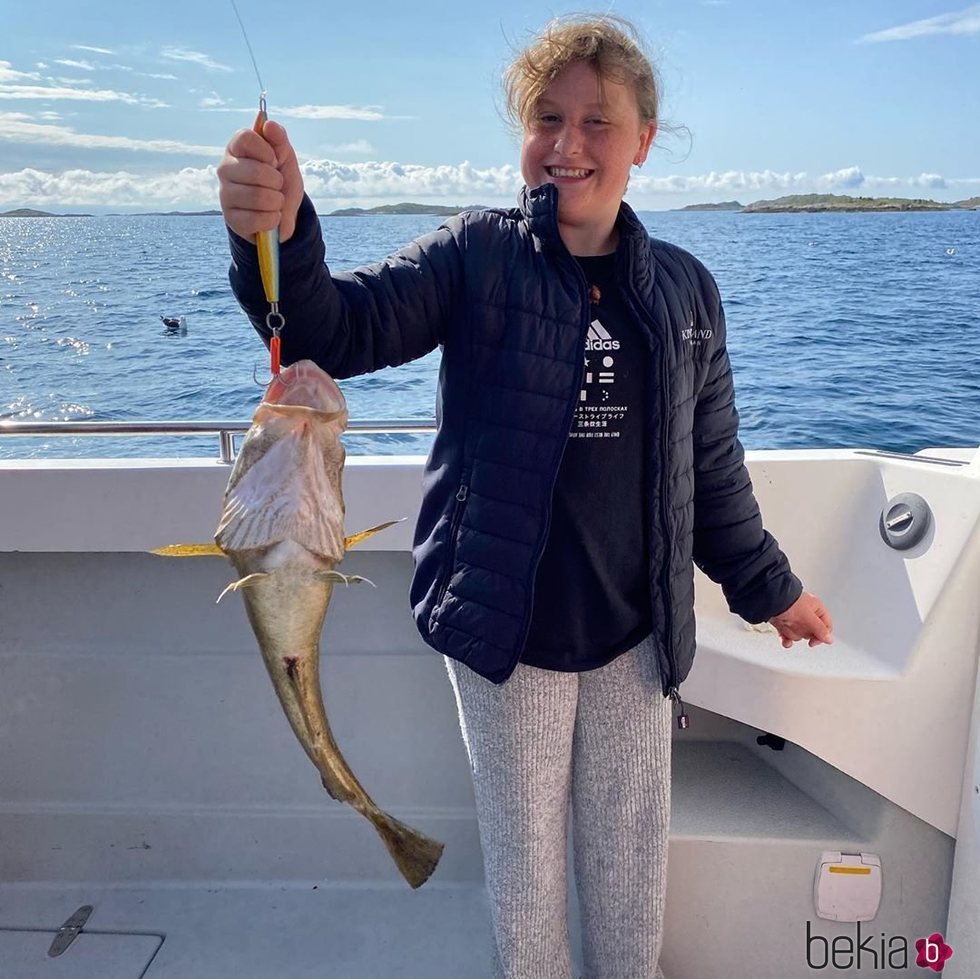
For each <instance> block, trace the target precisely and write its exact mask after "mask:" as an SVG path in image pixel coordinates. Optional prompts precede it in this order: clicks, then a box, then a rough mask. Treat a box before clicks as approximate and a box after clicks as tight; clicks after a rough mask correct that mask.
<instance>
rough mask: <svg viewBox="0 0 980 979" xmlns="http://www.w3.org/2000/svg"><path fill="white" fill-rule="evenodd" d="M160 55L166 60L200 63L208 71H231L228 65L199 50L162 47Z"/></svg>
mask: <svg viewBox="0 0 980 979" xmlns="http://www.w3.org/2000/svg"><path fill="white" fill-rule="evenodd" d="M160 54H161V56H162V57H164V58H166V59H167V60H168V61H188V62H190V63H191V64H195V65H200V66H201V67H202V68H206V69H207V70H208V71H233V70H234V69H232V68H229V67H228V65H223V64H221V63H220V62H218V61H215V60H214V59H213V58H210V57H209V56H208V55H206V54H201V52H200V51H190V50H188V49H187V48H175V47H169V48H164V49H163V50H162V51H161V52H160Z"/></svg>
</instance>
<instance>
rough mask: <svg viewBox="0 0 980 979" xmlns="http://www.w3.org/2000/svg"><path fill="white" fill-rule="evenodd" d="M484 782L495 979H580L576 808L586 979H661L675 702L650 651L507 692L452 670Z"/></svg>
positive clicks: (529, 674) (539, 674) (523, 670)
mask: <svg viewBox="0 0 980 979" xmlns="http://www.w3.org/2000/svg"><path fill="white" fill-rule="evenodd" d="M446 666H447V669H448V672H449V679H450V682H451V683H452V686H453V691H454V692H455V694H456V703H457V706H458V708H459V718H460V727H461V729H462V732H463V740H464V742H465V743H466V751H467V754H468V756H469V760H470V767H471V769H472V772H473V787H474V792H475V795H476V812H477V820H478V823H479V827H480V842H481V844H482V847H483V860H484V867H485V871H486V882H487V892H488V895H489V900H490V912H491V918H492V922H493V931H494V939H495V943H494V944H495V954H494V963H493V975H494V977H495V979H571V975H572V965H571V954H570V950H569V939H568V919H567V910H566V899H567V882H566V858H567V840H566V832H567V831H566V827H567V825H568V807H569V803H571V806H572V812H573V817H572V825H573V831H574V837H573V849H574V854H575V861H574V862H575V881H576V885H577V888H578V898H579V905H580V910H581V921H582V946H583V958H584V965H585V977H586V979H661V977H662V973H660V971H659V969H658V966H657V960H658V958H659V956H660V946H661V942H662V938H663V912H664V892H665V886H666V880H667V834H668V829H669V824H670V740H671V728H670V717H671V709H670V701H669V700H668V699H667V698H665V697H664V696H663V693H662V691H661V688H660V681H659V679H658V674H657V666H656V658H655V654H654V650H653V646H652V643H651V641H650V640H649V639H647V640H645V641H644V642H642V643H640V645H638V646H636V647H635V648H634V649H632V650H630V651H629V652H627V653H624V654H623V655H622V656H619V657H617V658H616V659H615V660H613V661H612V662H611V663H609V664H608V665H607V666H604V667H601V668H600V669H597V670H591V671H588V672H585V673H559V672H555V671H551V670H541V669H537V668H535V667H533V666H527V665H525V664H523V663H522V664H520V665H518V667H517V669H516V670H515V672H514V673H513V675H512V676H511V677H510V679H509V680H507V682H506V683H504V684H501V685H499V686H498V685H496V684H493V683H491V682H490V681H488V680H485V679H483V677H481V676H479V675H478V674H477V673H474V672H473V671H472V670H470V669H469V668H468V667H466V666H463V665H462V664H461V663H458V662H456V661H455V660H451V659H448V658H447V659H446Z"/></svg>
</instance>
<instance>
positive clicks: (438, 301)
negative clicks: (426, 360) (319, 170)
mask: <svg viewBox="0 0 980 979" xmlns="http://www.w3.org/2000/svg"><path fill="white" fill-rule="evenodd" d="M218 176H219V181H220V183H221V203H222V211H223V213H224V214H225V221H226V223H227V224H228V228H229V238H230V242H231V255H232V264H231V270H230V274H229V277H230V280H231V285H232V289H233V291H234V292H235V296H236V298H237V299H238V301H239V303H240V304H241V305H242V308H243V309H244V310H245V312H246V313H247V315H248V317H249V319H250V320H251V322H252V324H253V326H254V327H255V328H256V330H257V331H258V332H259V334H260V335H261V336H262V337H263V338H264V339H265V340H266V341H268V338H269V331H268V329H267V328H266V325H265V315H266V312H267V311H268V306H267V304H266V302H265V296H264V294H263V291H262V286H261V280H260V278H259V271H258V261H257V254H256V249H255V246H254V244H252V239H253V238H254V234H255V232H257V231H261V230H264V229H265V228H271V227H275V226H276V224H277V222H278V223H279V226H280V240H281V241H282V242H283V243H282V245H281V249H280V310H281V312H282V314H283V316H284V317H285V320H286V326H285V328H284V329H283V331H282V358H283V362H284V363H287V364H288V363H292V362H294V361H296V360H300V359H303V358H309V359H311V360H314V361H315V362H316V363H317V364H319V365H320V366H321V367H323V368H324V370H326V371H327V372H328V373H330V374H331V375H333V376H334V377H337V378H343V377H351V376H354V375H357V374H365V373H369V372H370V371H375V370H379V369H380V368H382V367H393V366H397V365H398V364H403V363H407V362H408V361H410V360H414V359H416V358H418V357H421V356H423V355H424V354H426V353H428V352H429V351H431V350H433V349H434V348H435V347H436V346H437V345H439V344H440V343H443V342H444V340H445V336H446V331H447V329H448V323H449V318H450V313H451V310H452V307H453V304H454V302H456V301H457V300H458V297H459V294H460V285H461V282H462V258H461V254H460V249H459V244H458V238H457V236H456V234H455V233H454V232H453V231H452V230H451V229H450V228H449V227H443V228H440V229H439V230H438V231H435V232H433V233H432V234H429V235H426V236H425V237H423V238H420V239H419V240H418V241H416V242H413V243H412V244H410V245H408V246H406V247H405V248H403V249H401V250H400V251H398V252H397V253H395V254H394V255H392V256H390V257H389V258H387V259H385V260H384V261H382V262H379V263H377V264H375V265H372V266H366V267H364V268H360V269H357V270H355V271H354V272H345V273H339V274H336V275H331V273H330V271H329V269H328V268H327V267H326V265H325V264H324V245H323V237H322V234H321V231H320V221H319V218H318V217H317V215H316V212H315V209H314V207H313V204H312V202H311V201H310V199H309V198H308V197H306V196H305V195H304V193H303V183H302V176H301V174H300V171H299V167H298V165H297V164H296V155H295V153H294V152H293V150H292V147H291V146H290V145H289V142H288V140H287V139H286V135H285V131H284V130H283V129H282V127H281V126H278V125H277V124H275V123H272V122H270V123H267V124H266V127H265V130H264V135H263V137H259V136H257V135H256V134H255V133H252V132H250V131H249V130H242V131H241V132H239V133H236V134H235V136H234V137H233V138H232V141H231V142H230V143H229V145H228V150H227V151H226V154H225V159H224V160H223V161H222V164H221V166H220V167H219V169H218ZM297 191H298V195H299V196H298V199H296V194H297ZM294 201H295V204H294Z"/></svg>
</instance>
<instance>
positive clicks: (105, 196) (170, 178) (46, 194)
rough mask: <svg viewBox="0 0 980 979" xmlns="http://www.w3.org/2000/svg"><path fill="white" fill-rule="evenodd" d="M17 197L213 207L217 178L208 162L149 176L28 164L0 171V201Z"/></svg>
mask: <svg viewBox="0 0 980 979" xmlns="http://www.w3.org/2000/svg"><path fill="white" fill-rule="evenodd" d="M17 201H21V202H23V204H24V205H25V206H39V205H43V204H49V205H58V206H64V207H79V206H82V207H138V208H139V209H140V210H152V209H155V208H157V207H159V206H161V205H171V206H173V207H174V208H175V209H179V208H180V206H181V205H185V204H187V202H188V201H192V202H194V208H195V209H197V208H198V207H217V206H218V205H217V201H218V178H217V175H216V173H215V168H214V167H213V166H209V167H205V168H203V169H193V168H184V169H182V170H179V171H177V172H176V173H169V174H160V175H157V176H154V177H150V178H148V177H146V176H145V175H144V174H135V173H127V172H126V171H117V172H115V173H96V172H93V171H91V170H65V171H64V172H62V173H45V172H43V171H41V170H31V169H28V170H21V171H19V172H18V173H5V174H0V203H2V204H9V203H13V202H17Z"/></svg>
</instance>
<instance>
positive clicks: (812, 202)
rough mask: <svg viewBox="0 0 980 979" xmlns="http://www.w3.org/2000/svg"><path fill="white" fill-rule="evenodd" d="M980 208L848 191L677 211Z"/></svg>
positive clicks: (974, 202) (975, 203)
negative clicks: (851, 195)
mask: <svg viewBox="0 0 980 979" xmlns="http://www.w3.org/2000/svg"><path fill="white" fill-rule="evenodd" d="M978 209H980V197H971V198H968V199H967V200H962V201H953V202H952V203H947V202H945V201H931V200H924V199H922V198H905V197H849V196H847V195H846V194H790V195H789V196H787V197H777V198H776V199H775V200H771V201H755V202H754V203H752V204H746V205H742V204H739V202H738V201H723V202H721V203H718V204H689V205H688V206H687V207H680V208H675V210H676V211H730V212H737V213H740V214H793V213H801V214H802V213H805V214H824V213H851V214H853V213H857V212H861V211H895V212H902V213H908V212H911V211H970V210H973V211H975V210H978Z"/></svg>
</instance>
